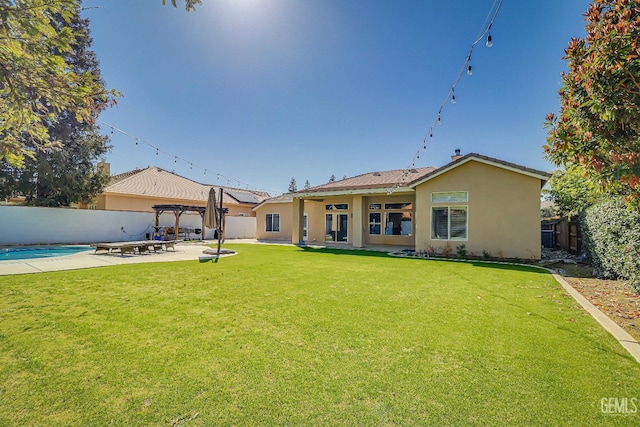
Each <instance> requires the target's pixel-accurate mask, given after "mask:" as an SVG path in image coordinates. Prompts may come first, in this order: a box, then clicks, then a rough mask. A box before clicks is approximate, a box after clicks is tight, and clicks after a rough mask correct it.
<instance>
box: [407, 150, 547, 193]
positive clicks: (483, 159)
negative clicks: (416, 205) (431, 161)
mask: <svg viewBox="0 0 640 427" xmlns="http://www.w3.org/2000/svg"><path fill="white" fill-rule="evenodd" d="M471 161H476V162H480V163H484V164H487V165H490V166H494V167H497V168H500V169H505V170H509V171H511V172H516V173H519V174H523V175H526V176H530V177H532V178H537V179H539V180H541V181H544V182H546V181H548V180H549V178H551V174H549V173H547V172H543V171H539V170H536V169H532V168H528V167H525V166H521V165H518V164H515V163H510V162H506V161H504V160H500V159H496V158H493V157H488V156H483V155H481V154H478V153H469V154H467V155H465V156H463V157H460V158H459V159H456V160H454V161H452V162H450V163H448V164H446V165H444V166H442V167H440V168H438V169H435V170H433V171H431V172H429V173H427V174H426V175H424V176H422V177H420V178H419V179H417V180H415V181H413V182H412V183H411V184H410V185H409V187H410V188H416V187H417V186H418V185H420V184H423V183H425V182H427V181H429V180H431V179H433V178H435V177H437V176H440V175H442V174H445V173H447V172H449V171H451V170H453V169H455V168H457V167H459V166H462V165H464V164H465V163H468V162H471Z"/></svg>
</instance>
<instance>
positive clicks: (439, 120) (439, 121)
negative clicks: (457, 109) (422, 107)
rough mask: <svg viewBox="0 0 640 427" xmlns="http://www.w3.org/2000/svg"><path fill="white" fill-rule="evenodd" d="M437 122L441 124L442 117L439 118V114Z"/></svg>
mask: <svg viewBox="0 0 640 427" xmlns="http://www.w3.org/2000/svg"><path fill="white" fill-rule="evenodd" d="M438 124H439V125H441V124H442V119H441V118H440V114H438Z"/></svg>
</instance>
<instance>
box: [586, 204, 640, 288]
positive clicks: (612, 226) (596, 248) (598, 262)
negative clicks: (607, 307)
mask: <svg viewBox="0 0 640 427" xmlns="http://www.w3.org/2000/svg"><path fill="white" fill-rule="evenodd" d="M582 229H583V233H584V236H583V238H584V244H585V247H586V248H587V249H588V250H589V252H591V257H592V259H593V265H594V267H595V268H596V269H598V270H599V272H600V273H602V274H603V275H604V276H605V277H610V278H622V279H627V280H629V281H630V283H631V285H632V286H633V287H634V288H635V289H636V290H637V291H640V212H639V211H638V210H637V209H632V208H631V207H627V206H626V205H625V203H624V201H623V199H622V198H621V197H616V198H610V199H607V200H604V201H602V202H600V203H598V204H596V205H594V206H592V207H590V208H588V209H587V210H586V213H585V215H584V216H583V217H582Z"/></svg>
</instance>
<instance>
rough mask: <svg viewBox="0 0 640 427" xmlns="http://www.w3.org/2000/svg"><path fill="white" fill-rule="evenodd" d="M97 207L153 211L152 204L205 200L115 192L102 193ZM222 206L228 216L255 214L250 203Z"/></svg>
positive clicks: (201, 203) (205, 203)
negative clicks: (130, 194)
mask: <svg viewBox="0 0 640 427" xmlns="http://www.w3.org/2000/svg"><path fill="white" fill-rule="evenodd" d="M96 204H97V208H98V209H104V210H112V211H134V212H153V211H154V210H153V208H152V206H154V205H172V204H179V205H191V206H206V205H207V202H206V200H204V201H194V200H182V199H165V198H157V197H144V196H126V195H116V194H106V195H105V194H103V195H101V196H99V197H98V199H97V203H96ZM223 207H225V208H227V209H229V213H228V214H227V215H228V216H239V215H240V214H242V216H255V213H254V212H253V211H252V210H251V209H252V206H251V205H240V204H231V203H224V204H223Z"/></svg>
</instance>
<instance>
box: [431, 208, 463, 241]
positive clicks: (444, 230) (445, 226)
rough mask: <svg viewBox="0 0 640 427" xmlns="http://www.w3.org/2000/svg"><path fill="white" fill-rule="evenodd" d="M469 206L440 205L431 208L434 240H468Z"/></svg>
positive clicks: (432, 236)
mask: <svg viewBox="0 0 640 427" xmlns="http://www.w3.org/2000/svg"><path fill="white" fill-rule="evenodd" d="M468 211H469V208H468V206H438V207H432V208H431V238H432V239H433V240H467V235H468V223H469V222H468Z"/></svg>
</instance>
